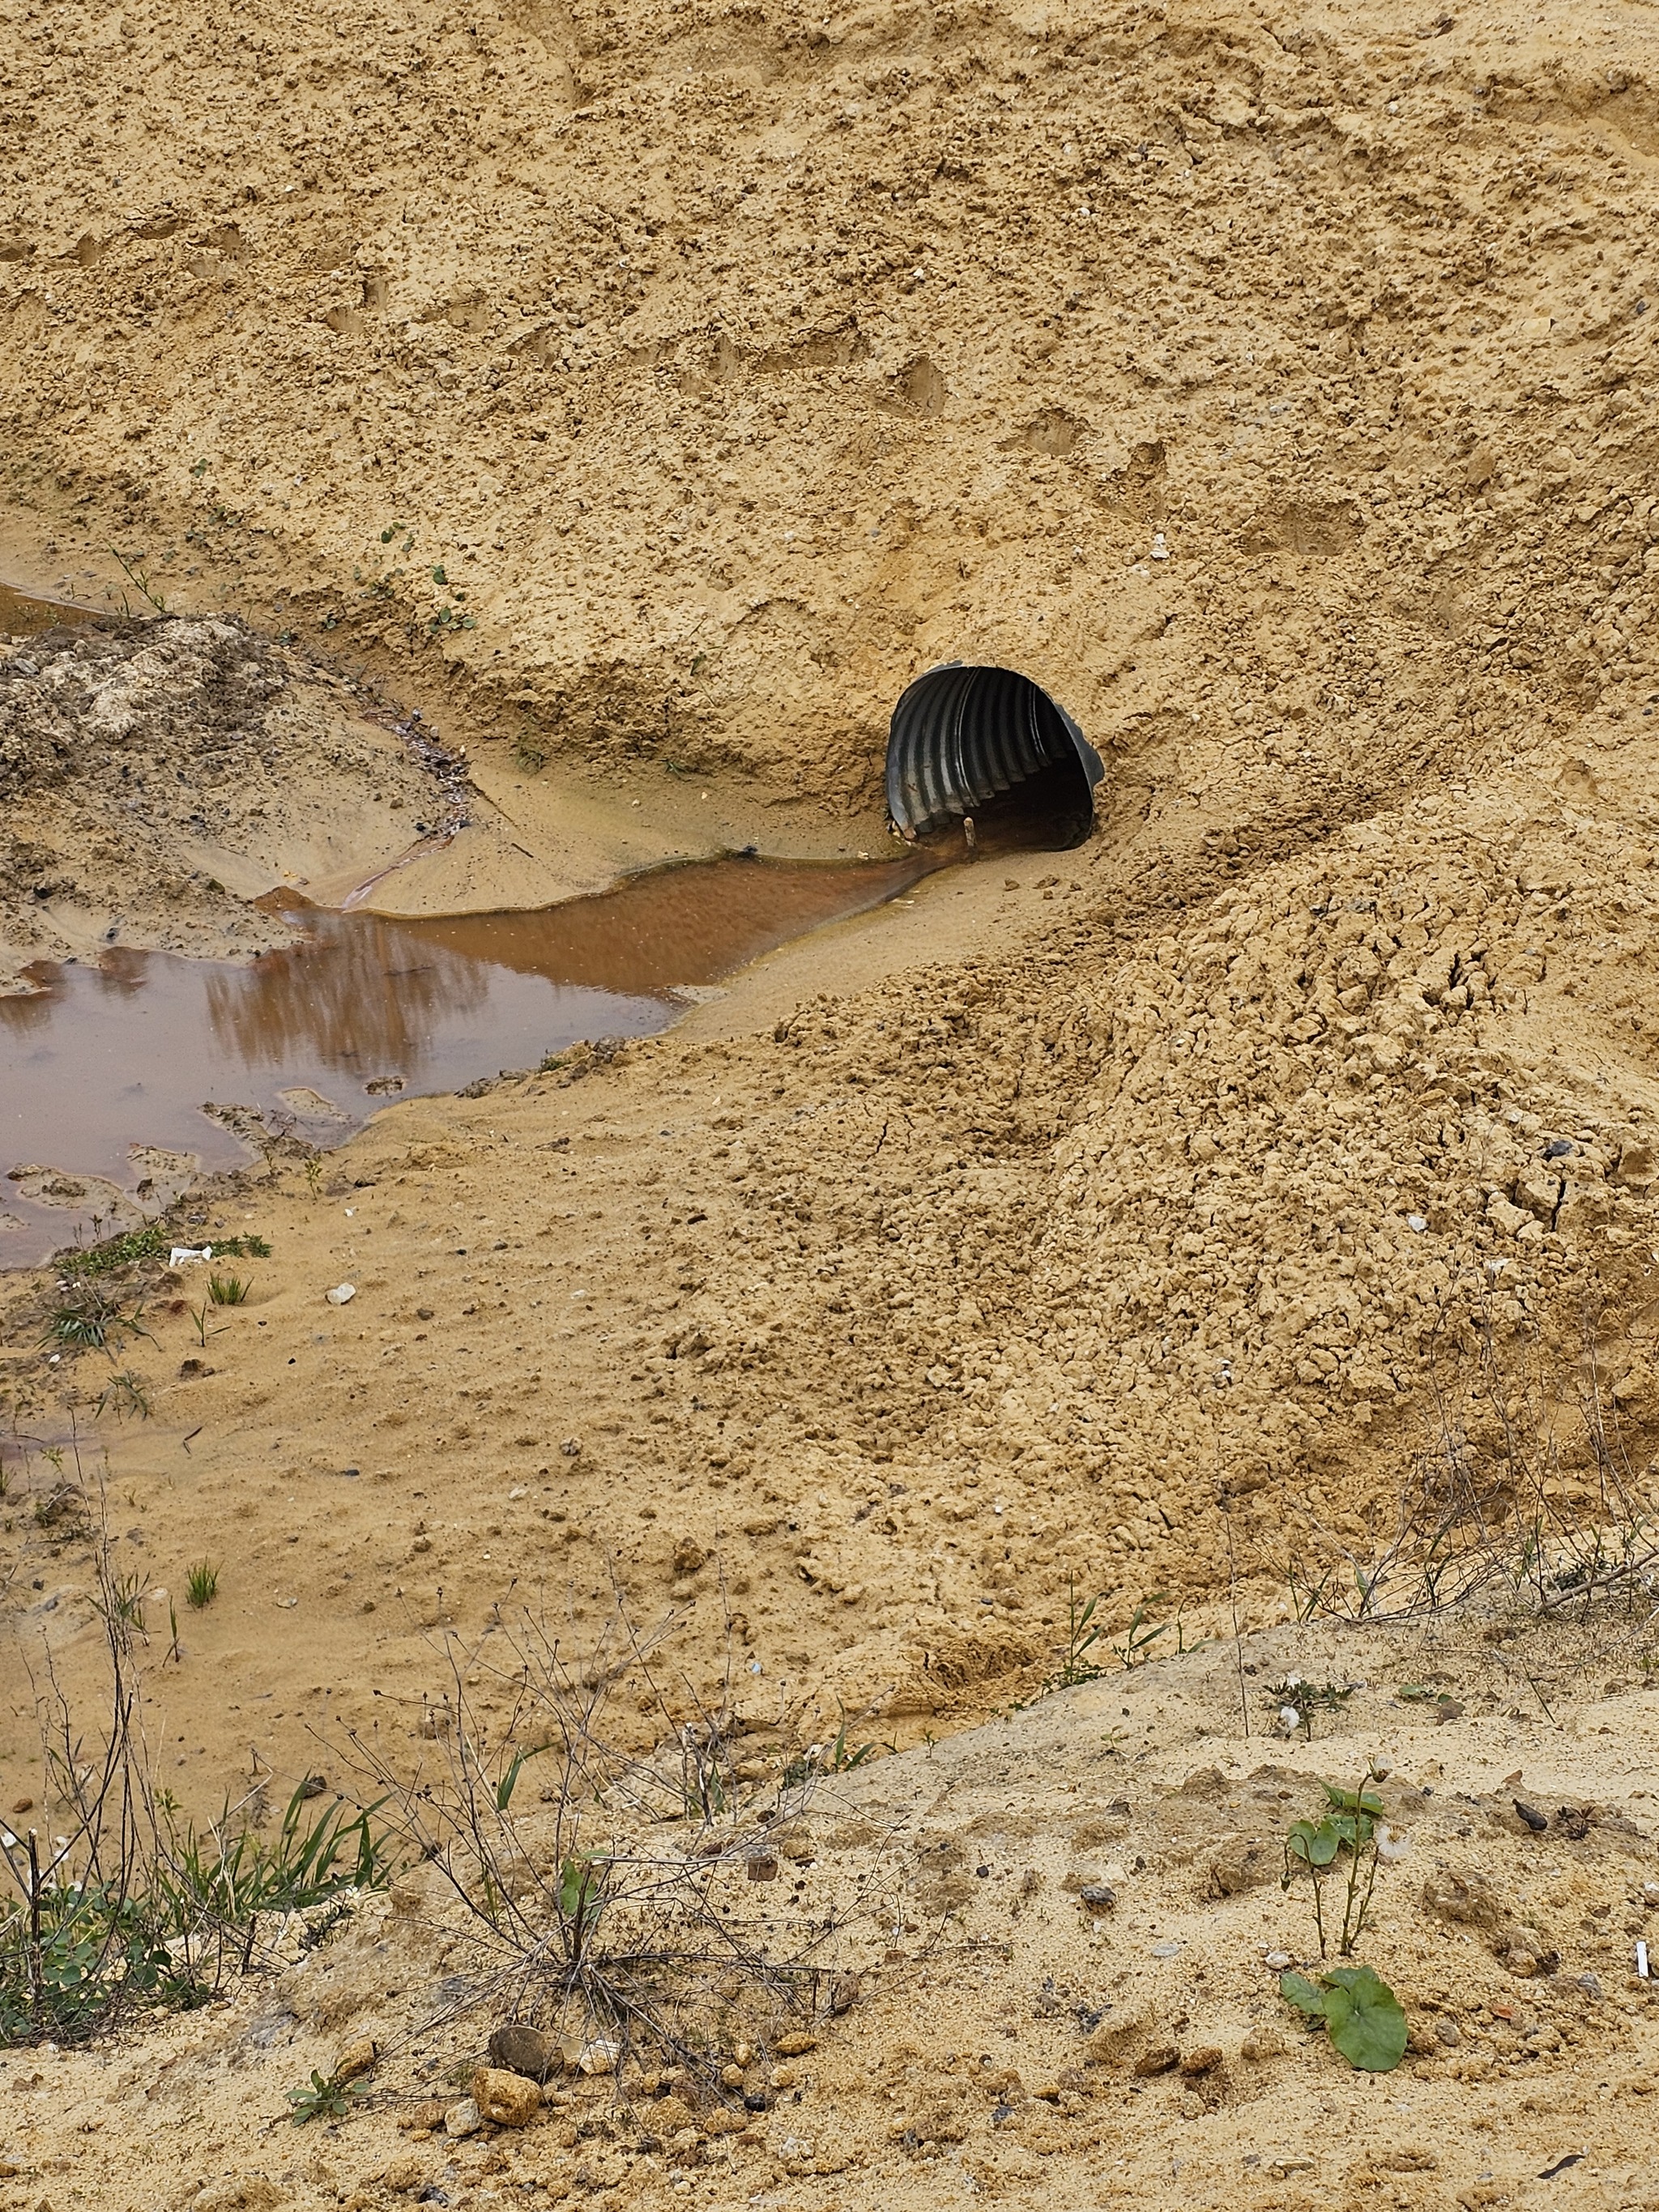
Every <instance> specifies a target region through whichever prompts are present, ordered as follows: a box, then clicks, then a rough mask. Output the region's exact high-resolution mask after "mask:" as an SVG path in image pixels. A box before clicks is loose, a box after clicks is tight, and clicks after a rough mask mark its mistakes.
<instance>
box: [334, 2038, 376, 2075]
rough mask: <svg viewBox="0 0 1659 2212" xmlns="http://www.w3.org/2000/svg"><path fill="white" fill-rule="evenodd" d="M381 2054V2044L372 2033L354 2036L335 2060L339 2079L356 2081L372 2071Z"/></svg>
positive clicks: (335, 2072)
mask: <svg viewBox="0 0 1659 2212" xmlns="http://www.w3.org/2000/svg"><path fill="white" fill-rule="evenodd" d="M378 2057H380V2045H379V2044H378V2043H376V2041H375V2040H374V2037H373V2036H372V2035H359V2036H354V2037H353V2039H352V2040H351V2041H350V2042H349V2043H348V2044H346V2045H343V2048H342V2049H341V2051H339V2053H338V2055H337V2057H336V2058H335V2061H334V2079H335V2080H336V2081H357V2080H358V2079H359V2078H360V2077H361V2076H362V2075H365V2074H367V2073H368V2072H370V2071H371V2069H373V2067H374V2062H375V2060H376V2059H377V2058H378Z"/></svg>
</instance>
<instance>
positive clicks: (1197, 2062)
mask: <svg viewBox="0 0 1659 2212" xmlns="http://www.w3.org/2000/svg"><path fill="white" fill-rule="evenodd" d="M1220 2063H1221V2053H1220V2052H1219V2051H1218V2050H1217V2049H1216V2047H1215V2045H1213V2044H1212V2043H1206V2044H1204V2045H1200V2048H1199V2049H1198V2050H1196V2051H1184V2052H1183V2053H1182V2059H1181V2070H1182V2074H1183V2075H1185V2077H1186V2078H1187V2080H1188V2081H1194V2080H1196V2079H1197V2077H1198V2076H1199V2075H1200V2074H1213V2073H1214V2071H1215V2069H1216V2068H1217V2067H1218V2066H1219V2065H1220Z"/></svg>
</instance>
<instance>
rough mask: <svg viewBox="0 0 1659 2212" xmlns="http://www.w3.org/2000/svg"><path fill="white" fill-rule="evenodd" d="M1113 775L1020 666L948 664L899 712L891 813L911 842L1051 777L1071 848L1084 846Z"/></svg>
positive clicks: (919, 685) (890, 766)
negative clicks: (1098, 797)
mask: <svg viewBox="0 0 1659 2212" xmlns="http://www.w3.org/2000/svg"><path fill="white" fill-rule="evenodd" d="M1105 773H1106V770H1105V765H1104V763H1103V762H1102V760H1101V757H1100V755H1099V754H1098V753H1097V751H1096V750H1095V749H1094V747H1093V746H1092V745H1091V744H1090V743H1089V740H1088V739H1087V738H1085V736H1084V734H1083V732H1082V731H1081V730H1080V729H1079V727H1078V726H1077V724H1076V723H1075V722H1074V721H1073V720H1072V718H1071V716H1070V715H1069V714H1067V713H1066V709H1065V708H1063V707H1062V706H1060V704H1059V703H1058V702H1056V701H1054V700H1053V699H1051V698H1050V697H1049V696H1048V693H1047V692H1046V691H1043V690H1040V689H1039V688H1038V686H1037V685H1036V684H1033V683H1032V681H1031V679H1030V677H1029V676H1022V675H1020V674H1019V672H1018V670H1016V669H1012V668H983V667H977V666H975V665H970V664H969V663H968V662H965V661H961V660H947V661H945V662H944V663H943V664H942V665H940V666H939V667H937V668H930V669H929V670H928V671H927V674H926V675H925V676H919V677H917V678H916V680H915V683H914V684H911V685H910V686H909V688H908V690H906V691H905V693H904V695H903V696H902V698H901V699H900V701H899V702H898V704H897V706H896V707H895V708H894V709H893V720H892V726H891V727H890V731H889V732H888V738H887V811H888V812H889V813H890V815H891V816H892V817H893V823H894V826H895V827H896V829H898V831H899V832H900V834H901V835H902V836H908V837H914V836H922V835H925V834H926V832H927V831H928V830H930V829H941V828H942V827H943V826H944V825H945V823H948V822H951V821H960V820H961V819H962V818H963V816H964V815H976V814H980V813H981V812H983V811H984V810H985V809H986V808H987V806H989V805H991V803H992V801H993V800H994V799H998V798H1000V796H1001V795H1002V794H1003V793H1006V792H1010V791H1013V790H1016V789H1017V788H1018V787H1019V786H1020V785H1022V784H1027V783H1030V782H1032V781H1035V780H1036V779H1037V778H1039V777H1042V778H1043V780H1044V783H1045V785H1047V784H1049V783H1052V784H1053V785H1054V790H1055V793H1056V798H1055V808H1056V812H1057V814H1058V815H1060V816H1063V817H1065V818H1066V822H1067V823H1069V825H1070V826H1069V830H1068V832H1067V834H1066V835H1065V836H1064V837H1063V839H1062V841H1061V842H1065V843H1067V844H1073V843H1077V842H1080V840H1081V839H1082V838H1083V837H1085V836H1087V835H1088V832H1089V828H1090V825H1091V821H1092V819H1093V814H1094V788H1095V786H1096V785H1097V783H1098V782H1099V781H1100V780H1101V778H1102V777H1103V775H1105Z"/></svg>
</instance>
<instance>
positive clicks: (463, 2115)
mask: <svg viewBox="0 0 1659 2212" xmlns="http://www.w3.org/2000/svg"><path fill="white" fill-rule="evenodd" d="M482 2126H483V2113H482V2112H480V2111H479V2110H478V2107H477V2105H476V2104H475V2103H474V2102H473V2100H472V2099H471V2097H463V2098H462V2099H461V2100H460V2102H459V2104H458V2105H452V2106H450V2108H449V2110H448V2111H447V2112H446V2113H445V2114H444V2133H445V2134H446V2135H450V2136H476V2135H477V2132H478V2130H479V2129H480V2128H481V2127H482Z"/></svg>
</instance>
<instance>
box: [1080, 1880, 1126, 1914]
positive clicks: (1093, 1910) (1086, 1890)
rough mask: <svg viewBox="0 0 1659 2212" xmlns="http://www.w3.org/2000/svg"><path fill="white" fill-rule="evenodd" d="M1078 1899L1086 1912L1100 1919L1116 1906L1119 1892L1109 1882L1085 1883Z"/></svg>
mask: <svg viewBox="0 0 1659 2212" xmlns="http://www.w3.org/2000/svg"><path fill="white" fill-rule="evenodd" d="M1077 1898H1078V1903H1079V1905H1081V1906H1082V1907H1083V1909H1084V1911H1085V1912H1087V1913H1089V1914H1090V1915H1091V1916H1092V1917H1096V1918H1098V1917H1099V1916H1100V1915H1101V1914H1102V1913H1106V1912H1109V1911H1111V1910H1112V1909H1113V1907H1114V1906H1115V1905H1116V1903H1117V1892H1116V1891H1115V1889H1114V1888H1113V1887H1111V1885H1110V1883H1109V1882H1104V1881H1085V1883H1084V1885H1083V1887H1082V1888H1081V1889H1080V1890H1079V1892H1078V1893H1077Z"/></svg>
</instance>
